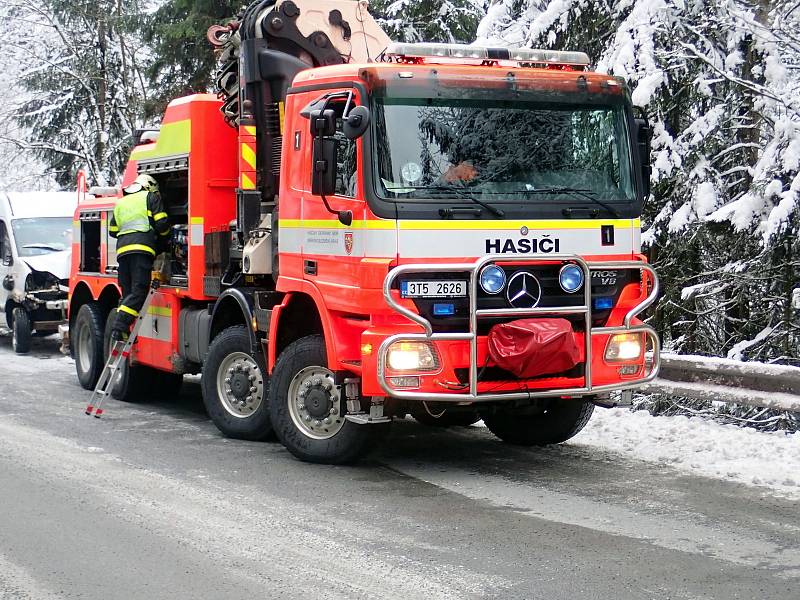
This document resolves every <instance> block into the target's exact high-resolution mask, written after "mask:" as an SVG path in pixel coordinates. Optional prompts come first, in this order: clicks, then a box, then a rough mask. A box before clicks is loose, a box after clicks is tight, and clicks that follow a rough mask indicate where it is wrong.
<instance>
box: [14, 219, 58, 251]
mask: <svg viewBox="0 0 800 600" xmlns="http://www.w3.org/2000/svg"><path fill="white" fill-rule="evenodd" d="M11 228H12V229H13V230H14V238H15V240H16V242H17V254H18V255H19V256H20V257H25V256H37V255H39V254H48V253H50V252H59V251H61V250H67V249H69V247H70V246H71V245H72V217H36V218H32V219H14V220H13V221H11Z"/></svg>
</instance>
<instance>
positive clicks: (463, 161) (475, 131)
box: [375, 98, 635, 211]
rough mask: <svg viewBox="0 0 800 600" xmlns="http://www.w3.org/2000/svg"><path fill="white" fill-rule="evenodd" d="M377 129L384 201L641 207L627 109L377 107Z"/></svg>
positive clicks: (455, 103)
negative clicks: (633, 204)
mask: <svg viewBox="0 0 800 600" xmlns="http://www.w3.org/2000/svg"><path fill="white" fill-rule="evenodd" d="M375 123H376V130H377V131H376V133H377V137H378V139H377V147H378V153H377V159H376V160H377V163H378V164H377V171H378V174H379V177H377V178H376V188H377V189H376V191H377V193H378V195H379V196H381V197H382V198H385V199H389V200H397V201H399V200H407V199H412V198H419V199H423V198H432V199H433V198H435V199H439V200H440V199H441V198H453V199H462V200H463V199H465V196H469V198H467V199H472V200H475V199H479V200H481V201H483V202H484V203H489V204H491V203H497V202H537V203H539V202H546V201H548V200H554V199H556V198H558V199H568V200H569V202H570V204H584V203H586V204H590V203H592V202H597V201H598V200H599V201H600V202H601V203H609V202H610V203H615V202H616V203H620V202H625V203H629V202H631V201H632V200H634V198H635V195H634V186H633V177H632V169H631V159H630V151H629V145H628V134H627V129H626V124H625V112H624V108H623V106H605V105H603V106H598V105H596V104H593V105H575V104H568V103H559V104H546V103H543V102H519V101H513V102H512V101H497V100H494V101H492V100H485V99H481V100H470V99H463V100H460V99H452V98H438V99H430V98H419V99H415V98H376V101H375ZM603 205H605V204H603ZM611 210H612V211H613V208H612V209H611Z"/></svg>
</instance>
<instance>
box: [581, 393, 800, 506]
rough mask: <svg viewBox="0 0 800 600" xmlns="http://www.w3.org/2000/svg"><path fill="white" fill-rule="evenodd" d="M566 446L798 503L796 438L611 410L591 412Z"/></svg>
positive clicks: (799, 461)
mask: <svg viewBox="0 0 800 600" xmlns="http://www.w3.org/2000/svg"><path fill="white" fill-rule="evenodd" d="M570 443H571V444H575V445H578V446H581V445H582V446H592V447H595V448H602V449H604V450H610V451H613V452H618V453H620V454H624V455H627V456H628V457H630V458H632V459H638V460H644V461H647V462H654V463H661V464H665V465H668V466H671V467H673V468H676V469H678V470H681V471H686V472H689V473H692V474H694V475H705V476H708V477H715V478H718V479H727V480H731V481H737V482H740V483H744V484H747V485H752V486H759V487H766V488H770V489H773V490H776V491H778V492H780V493H782V494H783V495H786V496H791V497H797V498H800V433H794V434H785V433H781V432H760V431H756V430H754V429H749V428H742V427H736V426H732V425H721V424H719V423H713V422H710V421H706V420H704V419H699V418H689V417H683V416H672V417H653V416H651V415H650V414H649V413H648V412H647V411H636V412H631V411H629V410H627V409H623V408H614V409H609V410H602V409H597V410H595V412H594V415H593V416H592V418H591V420H590V421H589V423H588V425H586V428H585V429H584V430H583V431H582V432H581V433H579V434H578V435H577V436H576V437H575V438H574V439H573V440H572V442H570Z"/></svg>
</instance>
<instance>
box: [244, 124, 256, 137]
mask: <svg viewBox="0 0 800 600" xmlns="http://www.w3.org/2000/svg"><path fill="white" fill-rule="evenodd" d="M242 129H244V132H245V133H246V134H247V135H255V134H256V126H255V125H244V126H243V127H242Z"/></svg>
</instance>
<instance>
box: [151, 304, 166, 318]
mask: <svg viewBox="0 0 800 600" xmlns="http://www.w3.org/2000/svg"><path fill="white" fill-rule="evenodd" d="M147 314H148V315H156V316H157V317H171V316H172V309H171V308H170V307H169V306H151V307H150V308H148V309H147Z"/></svg>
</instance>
